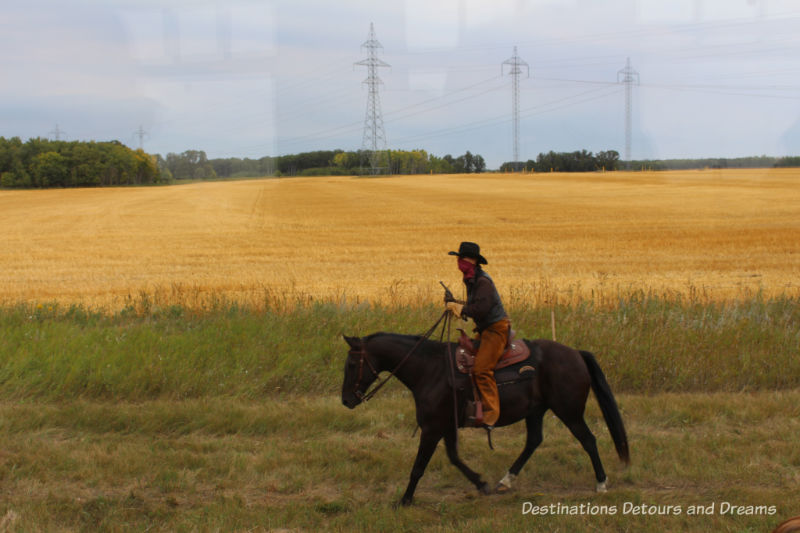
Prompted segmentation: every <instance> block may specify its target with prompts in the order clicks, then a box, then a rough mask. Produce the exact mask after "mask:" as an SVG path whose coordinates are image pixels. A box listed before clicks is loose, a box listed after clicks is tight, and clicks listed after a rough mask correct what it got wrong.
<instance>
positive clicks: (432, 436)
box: [400, 429, 442, 505]
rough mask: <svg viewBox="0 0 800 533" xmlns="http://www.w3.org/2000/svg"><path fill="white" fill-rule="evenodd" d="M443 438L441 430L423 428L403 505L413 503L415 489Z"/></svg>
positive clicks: (402, 501)
mask: <svg viewBox="0 0 800 533" xmlns="http://www.w3.org/2000/svg"><path fill="white" fill-rule="evenodd" d="M441 439H442V434H441V432H439V431H433V430H430V429H423V430H422V433H421V434H420V437H419V449H417V458H416V459H415V460H414V466H413V467H412V468H411V478H410V479H409V480H408V487H407V488H406V492H405V494H403V498H402V499H401V500H400V503H401V504H402V505H411V500H412V499H413V498H414V491H415V490H416V488H417V483H419V480H420V478H421V477H422V474H424V473H425V468H426V467H427V466H428V461H430V460H431V457H432V456H433V452H434V451H436V445H437V444H439V441H440V440H441Z"/></svg>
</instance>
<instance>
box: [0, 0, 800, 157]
mask: <svg viewBox="0 0 800 533" xmlns="http://www.w3.org/2000/svg"><path fill="white" fill-rule="evenodd" d="M1 11H2V13H0V49H2V50H3V54H2V55H1V56H0V80H2V81H0V136H4V137H12V136H19V137H21V138H23V139H27V138H29V137H49V138H55V136H56V135H58V136H59V137H60V138H61V139H66V140H110V139H117V140H120V141H122V142H123V143H125V144H127V145H129V146H132V147H138V146H139V141H140V138H139V136H137V135H136V133H135V132H136V131H137V130H139V128H140V127H141V128H142V131H144V132H146V134H145V135H144V136H143V138H142V141H143V147H144V149H145V150H146V151H148V152H150V153H160V154H162V155H165V154H166V153H168V152H182V151H184V150H188V149H200V150H205V151H206V153H207V154H208V156H209V157H229V156H232V157H251V158H258V157H262V156H265V155H273V156H274V155H282V154H289V153H298V152H302V151H311V150H323V149H336V148H340V149H344V150H355V149H358V148H360V147H361V146H362V136H363V130H364V119H365V113H366V104H367V95H368V90H367V86H366V85H364V84H363V81H364V80H365V79H366V77H367V70H366V68H365V67H361V66H356V65H355V63H356V62H358V61H361V60H362V59H364V58H365V57H366V53H367V52H366V50H364V49H362V48H361V45H362V43H364V41H366V39H367V35H368V32H369V27H370V23H374V27H375V32H376V36H377V39H378V41H380V43H381V44H382V45H383V48H382V49H381V50H380V54H379V58H380V59H381V60H383V61H385V62H386V63H388V64H389V65H390V67H388V68H381V69H379V75H380V77H381V80H382V81H383V85H382V86H381V88H380V104H381V109H382V112H383V118H384V127H385V132H386V139H387V147H389V148H394V149H414V148H424V149H426V150H428V151H429V152H431V153H433V154H435V155H438V156H443V155H445V154H452V155H454V156H457V155H461V154H463V153H464V152H465V151H467V150H469V151H471V152H473V153H478V154H481V155H482V156H483V157H484V158H485V159H486V161H487V164H488V166H489V168H497V167H499V165H500V164H501V163H502V162H504V161H510V160H512V155H513V128H512V89H511V87H512V78H511V75H510V74H509V68H508V67H505V69H503V68H502V67H501V65H502V63H503V61H505V60H507V59H510V58H511V56H512V55H513V50H514V46H516V47H517V50H518V55H519V57H520V58H521V59H522V60H523V61H525V62H526V63H527V65H528V66H529V69H522V70H523V73H522V75H521V76H520V79H519V86H520V98H519V110H520V123H519V129H520V135H519V150H520V159H522V160H527V159H535V157H536V155H537V154H538V153H540V152H546V151H549V150H555V151H572V150H579V149H587V150H590V151H593V152H597V151H600V150H609V149H613V150H617V151H619V152H620V153H621V154H623V155H624V150H625V89H624V86H623V85H622V84H619V83H617V81H618V71H619V70H620V69H622V68H623V67H624V66H625V62H626V58H628V57H630V61H631V66H632V67H633V69H635V70H636V72H638V74H639V80H640V84H639V85H638V86H635V87H634V88H633V91H632V126H633V127H632V157H633V158H635V159H641V158H681V157H706V156H708V157H720V156H721V157H738V156H749V155H762V154H766V155H787V154H794V155H798V154H800V2H798V1H797V0H670V1H669V2H667V1H664V0H381V1H379V0H373V1H367V0H339V1H335V2H334V1H328V0H293V1H291V0H287V1H268V0H263V1H249V0H229V1H222V0H193V1H188V0H187V1H180V0H135V1H134V0H119V1H112V0H106V1H101V0H94V1H91V0H73V1H69V2H66V1H63V0H58V1H37V0H4V1H3V7H2V10H1ZM528 74H529V75H528Z"/></svg>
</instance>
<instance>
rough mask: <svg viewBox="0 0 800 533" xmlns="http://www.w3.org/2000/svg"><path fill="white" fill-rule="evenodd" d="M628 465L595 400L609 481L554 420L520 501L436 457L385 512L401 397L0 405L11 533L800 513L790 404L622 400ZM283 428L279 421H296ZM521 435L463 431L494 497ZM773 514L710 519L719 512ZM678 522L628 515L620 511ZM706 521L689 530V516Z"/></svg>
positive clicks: (561, 525) (392, 494) (383, 527)
mask: <svg viewBox="0 0 800 533" xmlns="http://www.w3.org/2000/svg"><path fill="white" fill-rule="evenodd" d="M618 400H619V403H620V407H621V409H622V412H623V415H624V417H625V420H626V423H627V424H628V433H629V438H630V442H631V450H632V464H631V466H630V467H628V468H627V469H626V468H624V467H623V466H622V465H621V464H620V463H619V462H618V461H617V459H616V457H615V455H614V452H613V444H612V443H611V439H610V437H609V436H608V432H607V430H606V429H605V427H604V425H603V422H602V415H601V414H600V412H599V409H598V408H597V405H596V403H595V402H594V400H591V401H590V402H589V405H588V410H587V420H588V423H589V425H590V427H591V428H592V429H593V431H594V432H595V434H596V436H597V438H598V443H599V446H600V453H601V456H602V458H603V460H604V462H605V466H606V470H607V471H608V474H609V488H610V490H609V492H608V493H606V494H600V495H598V494H595V493H594V492H593V488H594V478H593V474H592V471H591V466H590V464H589V460H588V457H587V456H586V454H585V453H584V452H583V450H582V449H581V447H580V445H579V444H578V443H577V441H575V440H574V439H573V437H572V436H571V435H570V434H569V432H568V431H567V430H566V428H564V427H563V426H562V425H561V424H560V422H558V421H557V420H555V419H554V418H553V417H552V416H550V415H548V416H547V417H546V420H545V431H544V433H545V440H544V442H543V443H542V445H541V446H540V448H539V449H538V450H537V452H536V453H535V454H534V456H533V458H532V459H531V461H530V462H529V463H528V465H526V467H525V468H524V469H523V471H522V473H521V475H520V476H519V478H518V479H517V482H516V486H515V490H514V491H513V492H512V493H510V494H508V495H503V496H488V497H482V496H479V495H478V492H477V491H476V490H475V489H474V487H472V485H471V484H470V483H469V482H468V481H467V480H466V479H465V478H464V477H463V476H462V475H461V474H460V473H459V472H458V471H457V470H456V469H455V468H454V467H452V465H450V464H449V462H448V461H447V459H446V455H445V453H444V451H443V449H442V446H441V445H440V447H439V449H438V450H437V452H436V454H435V455H434V458H433V460H432V461H431V464H430V465H429V467H428V469H427V471H426V474H425V476H424V477H423V478H422V481H421V482H420V485H419V487H418V490H417V494H416V498H415V505H414V506H413V507H411V508H408V509H405V508H403V509H395V508H394V507H393V504H394V503H395V502H396V501H397V500H398V499H399V498H400V496H401V494H402V491H403V489H404V488H405V484H406V483H407V479H408V474H409V471H410V468H411V463H412V462H413V458H414V455H415V452H416V444H417V440H416V438H413V437H412V432H413V430H414V422H413V402H412V400H411V398H410V396H409V395H408V394H407V393H404V392H401V391H395V392H394V393H392V394H386V395H382V396H381V397H380V398H376V399H375V400H374V401H373V402H370V403H369V404H367V405H364V406H360V407H359V408H357V409H356V410H355V411H350V410H348V409H345V408H344V407H342V406H341V404H340V402H339V399H338V397H336V396H324V395H319V396H314V397H309V398H293V399H284V400H279V401H271V402H257V401H252V400H237V399H229V398H217V399H210V400H206V399H194V400H181V401H170V400H153V401H146V402H142V403H130V402H109V401H94V400H92V401H85V400H72V401H62V402H58V403H52V402H30V403H28V402H26V403H17V402H7V403H3V404H0V449H2V450H3V452H2V454H0V482H1V483H2V486H3V495H4V497H3V501H2V503H1V504H0V513H1V514H7V513H9V512H13V513H14V514H16V515H17V517H18V518H17V520H16V524H15V525H16V526H17V528H18V529H17V530H19V531H52V530H85V531H89V530H92V531H97V530H105V531H125V530H145V529H148V530H156V531H195V530H202V531H219V530H222V531H233V530H268V529H290V530H306V531H315V530H332V531H345V530H346V531H388V530H392V531H394V530H424V531H465V530H467V531H520V530H537V531H642V530H647V529H652V528H657V529H659V530H664V531H675V530H686V531H709V530H719V531H767V530H769V529H771V528H772V527H774V526H775V525H776V524H777V523H779V522H780V521H781V520H783V519H784V518H786V517H788V516H791V515H794V514H798V513H800V506H798V503H797V500H796V497H795V489H796V486H797V483H798V481H800V478H798V468H799V467H800V450H798V448H797V446H796V436H797V435H798V432H800V407H798V406H799V405H800V392H797V391H793V392H760V393H749V394H742V393H716V394H660V395H653V396H642V395H626V394H623V395H620V396H619V398H618ZM290 420H291V421H290ZM523 435H524V430H523V428H522V426H512V427H509V428H502V429H499V430H497V432H496V435H495V438H494V441H495V447H496V451H494V452H492V451H490V450H489V449H488V447H487V446H486V441H485V438H484V436H483V435H482V432H478V431H474V430H462V431H461V432H460V436H461V438H460V444H459V447H460V453H461V456H462V457H463V458H464V460H465V461H467V463H468V464H470V465H471V466H472V467H473V468H475V469H477V470H478V471H479V472H481V473H482V474H483V475H484V479H486V480H487V481H489V482H490V483H492V484H494V483H495V482H496V481H497V480H498V479H499V478H500V477H502V475H503V473H504V472H505V470H506V469H507V468H508V467H509V466H510V464H511V462H512V461H513V460H514V459H515V457H516V455H517V454H518V453H519V451H520V450H521V448H522V444H523V439H524V437H523ZM526 502H527V503H528V504H529V505H535V506H539V507H541V506H550V505H551V504H552V505H554V506H558V505H561V506H567V507H569V506H575V505H578V506H579V505H581V504H591V505H605V506H608V507H616V508H617V514H616V515H590V514H579V515H569V514H561V515H556V516H532V515H523V513H522V509H523V506H524V505H526ZM723 502H729V503H732V504H735V505H753V506H766V507H770V506H774V508H775V510H774V514H760V515H751V516H748V515H743V516H738V515H730V514H725V515H722V514H721V507H720V506H721V505H722V504H723ZM641 504H646V505H648V506H649V505H655V506H662V507H663V506H667V505H673V506H680V507H681V510H682V512H681V514H680V515H676V514H674V513H672V514H669V515H666V516H640V515H633V514H630V513H628V514H625V513H624V509H625V508H626V506H631V505H641ZM712 504H713V505H714V506H715V512H714V514H711V515H706V516H689V515H688V514H687V513H688V510H689V507H690V506H703V507H706V508H707V507H709V506H710V505H712Z"/></svg>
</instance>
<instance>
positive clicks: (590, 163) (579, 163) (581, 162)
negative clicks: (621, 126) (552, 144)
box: [500, 150, 619, 172]
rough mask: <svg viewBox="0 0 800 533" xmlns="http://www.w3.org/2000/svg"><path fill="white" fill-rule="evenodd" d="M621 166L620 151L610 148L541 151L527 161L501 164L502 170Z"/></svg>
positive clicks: (551, 169)
mask: <svg viewBox="0 0 800 533" xmlns="http://www.w3.org/2000/svg"><path fill="white" fill-rule="evenodd" d="M618 167H619V152H617V151H616V150H608V151H605V152H597V154H596V155H595V154H593V153H592V152H587V151H586V150H580V151H575V152H553V151H552V150H551V151H549V152H547V153H546V154H544V153H540V154H539V155H538V156H537V157H536V159H535V160H533V159H529V160H528V161H526V162H524V163H523V162H522V161H516V162H506V163H503V164H502V165H500V171H501V172H520V171H527V172H594V171H596V170H617V169H618Z"/></svg>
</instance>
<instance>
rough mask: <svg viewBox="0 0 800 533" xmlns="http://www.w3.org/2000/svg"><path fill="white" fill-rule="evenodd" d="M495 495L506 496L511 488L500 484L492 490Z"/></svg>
mask: <svg viewBox="0 0 800 533" xmlns="http://www.w3.org/2000/svg"><path fill="white" fill-rule="evenodd" d="M494 492H495V494H506V493H508V492H511V487H507V486H505V485H503V484H502V483H498V484H497V486H496V487H495V488H494Z"/></svg>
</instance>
